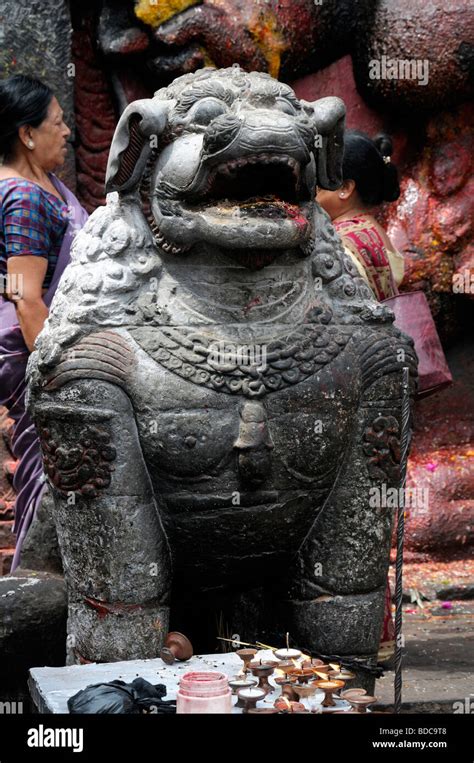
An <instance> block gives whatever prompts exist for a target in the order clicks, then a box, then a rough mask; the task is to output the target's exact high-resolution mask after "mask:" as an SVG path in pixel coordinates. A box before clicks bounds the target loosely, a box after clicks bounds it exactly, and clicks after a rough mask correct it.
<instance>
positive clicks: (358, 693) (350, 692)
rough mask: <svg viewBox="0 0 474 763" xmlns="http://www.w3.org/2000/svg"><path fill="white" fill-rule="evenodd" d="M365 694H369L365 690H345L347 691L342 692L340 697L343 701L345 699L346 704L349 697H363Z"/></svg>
mask: <svg viewBox="0 0 474 763" xmlns="http://www.w3.org/2000/svg"><path fill="white" fill-rule="evenodd" d="M363 694H367V692H366V690H365V689H357V688H355V687H354V688H353V689H345V691H341V693H340V695H339V696H340V697H341V699H345V700H346V702H349V697H361V696H362V695H363Z"/></svg>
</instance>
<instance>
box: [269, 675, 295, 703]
mask: <svg viewBox="0 0 474 763" xmlns="http://www.w3.org/2000/svg"><path fill="white" fill-rule="evenodd" d="M273 680H274V681H275V683H276V685H277V686H279V687H280V688H281V695H280V696H281V697H287V698H288V699H291V700H297V699H298V697H297V695H296V694H295V690H294V685H295V684H296V678H289V677H283V676H279V677H278V678H274V679H273Z"/></svg>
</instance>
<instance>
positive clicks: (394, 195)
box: [342, 130, 400, 205]
mask: <svg viewBox="0 0 474 763" xmlns="http://www.w3.org/2000/svg"><path fill="white" fill-rule="evenodd" d="M392 152H393V145H392V140H391V138H390V136H389V135H386V134H385V133H381V134H380V135H377V136H376V137H375V138H374V139H373V140H372V138H369V136H368V135H366V134H365V133H363V132H360V131H359V130H347V131H346V133H345V135H344V158H343V162H342V176H343V178H344V180H353V181H354V182H355V185H356V190H357V193H358V194H359V196H360V198H361V199H362V201H363V202H364V204H369V205H371V204H381V203H382V202H383V201H395V199H398V197H399V196H400V186H399V183H398V172H397V168H396V166H395V165H394V164H392V162H391V161H390V156H391V155H392Z"/></svg>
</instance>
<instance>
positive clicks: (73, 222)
mask: <svg viewBox="0 0 474 763" xmlns="http://www.w3.org/2000/svg"><path fill="white" fill-rule="evenodd" d="M50 178H51V181H52V183H53V185H54V186H55V188H56V190H57V191H59V193H60V194H61V195H62V197H63V199H64V200H65V202H66V204H67V206H68V223H67V226H66V230H65V233H64V237H63V241H62V245H61V249H60V251H59V255H58V259H57V262H56V266H55V269H54V274H53V277H52V279H51V283H50V285H49V287H48V289H47V291H46V293H45V294H44V296H43V301H44V303H45V305H46V306H47V307H50V305H51V302H52V300H53V297H54V294H55V292H56V289H57V287H58V284H59V281H60V279H61V276H62V274H63V272H64V270H65V268H66V267H67V265H68V264H69V261H70V251H71V245H72V242H73V239H74V236H75V234H76V231H78V230H80V228H82V226H83V225H84V223H85V222H86V220H87V217H88V215H87V212H86V211H85V209H83V207H82V206H81V205H80V204H79V202H78V200H77V199H76V197H75V196H74V194H73V193H72V192H71V191H69V189H68V188H67V187H66V186H65V185H64V183H62V182H61V180H59V178H57V177H56V176H55V175H52V174H51V175H50ZM29 355H30V352H29V350H28V347H27V346H26V344H25V342H24V340H23V334H22V332H21V329H20V325H19V322H18V318H17V314H16V310H15V305H14V303H13V302H11V301H9V300H7V299H5V298H4V297H3V296H1V295H0V406H5V407H6V408H7V410H8V415H9V417H10V418H11V419H13V430H12V438H11V450H12V453H13V456H14V457H15V458H16V459H17V460H18V465H17V467H16V470H15V475H14V477H13V488H14V490H15V493H16V500H15V506H14V518H15V521H14V527H13V532H14V533H15V534H16V536H17V538H16V547H15V555H14V557H13V562H12V568H11V571H12V572H13V571H14V570H15V569H16V568H17V567H18V565H19V563H20V555H21V547H22V544H23V541H24V539H25V537H26V534H27V532H28V529H29V528H30V526H31V523H32V521H33V519H34V517H35V514H36V510H37V507H38V506H39V504H40V502H41V498H42V496H43V492H44V489H45V476H44V473H43V459H42V456H41V450H40V444H39V439H38V436H37V434H36V430H35V426H34V424H33V422H32V420H31V418H30V416H29V414H28V413H27V411H26V408H25V395H26V389H27V384H26V380H25V373H26V366H27V363H28V358H29Z"/></svg>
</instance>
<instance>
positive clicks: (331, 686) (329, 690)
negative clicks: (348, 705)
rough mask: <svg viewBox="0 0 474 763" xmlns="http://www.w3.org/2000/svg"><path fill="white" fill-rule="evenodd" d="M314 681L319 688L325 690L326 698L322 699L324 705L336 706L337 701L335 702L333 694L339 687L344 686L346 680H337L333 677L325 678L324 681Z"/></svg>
mask: <svg viewBox="0 0 474 763" xmlns="http://www.w3.org/2000/svg"><path fill="white" fill-rule="evenodd" d="M314 683H315V685H316V686H317V687H318V689H322V690H323V692H324V699H323V701H322V705H323V707H335V706H336V703H335V702H334V698H333V696H332V695H333V694H334V692H336V691H337V690H338V689H342V688H343V686H344V681H336V680H335V679H334V678H331V679H323V680H322V681H315V682H314Z"/></svg>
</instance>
